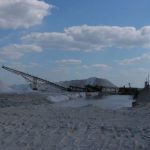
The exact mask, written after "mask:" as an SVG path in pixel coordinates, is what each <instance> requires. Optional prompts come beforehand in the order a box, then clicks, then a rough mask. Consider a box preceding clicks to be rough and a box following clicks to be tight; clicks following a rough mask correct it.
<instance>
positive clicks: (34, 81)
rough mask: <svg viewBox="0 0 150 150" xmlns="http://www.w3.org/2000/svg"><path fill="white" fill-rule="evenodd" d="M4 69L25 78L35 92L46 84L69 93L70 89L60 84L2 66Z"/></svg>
mask: <svg viewBox="0 0 150 150" xmlns="http://www.w3.org/2000/svg"><path fill="white" fill-rule="evenodd" d="M2 68H3V69H5V70H7V71H9V72H12V73H14V74H17V75H20V76H21V77H23V78H24V79H25V80H26V81H27V82H29V83H30V84H31V85H32V89H33V90H38V84H42V83H44V84H49V85H51V86H54V87H57V88H59V89H61V90H65V91H69V88H65V87H63V86H61V85H58V84H56V83H53V82H50V81H48V80H45V79H42V78H39V77H37V76H33V75H31V74H28V73H24V72H22V71H18V70H16V69H12V68H9V67H6V66H2Z"/></svg>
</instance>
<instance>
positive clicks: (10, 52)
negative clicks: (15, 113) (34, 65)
mask: <svg viewBox="0 0 150 150" xmlns="http://www.w3.org/2000/svg"><path fill="white" fill-rule="evenodd" d="M41 51H42V49H41V47H39V46H36V45H25V44H23V45H19V44H12V45H8V46H5V47H2V48H1V49H0V59H2V60H5V59H12V60H17V59H20V58H21V57H22V56H23V55H24V53H29V52H41Z"/></svg>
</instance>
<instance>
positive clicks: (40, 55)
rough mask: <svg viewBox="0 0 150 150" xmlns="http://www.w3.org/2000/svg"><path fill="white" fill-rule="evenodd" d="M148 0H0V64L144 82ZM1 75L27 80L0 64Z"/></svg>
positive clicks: (51, 75) (47, 75) (46, 74)
mask: <svg viewBox="0 0 150 150" xmlns="http://www.w3.org/2000/svg"><path fill="white" fill-rule="evenodd" d="M149 6H150V1H149V0H5V1H4V0H0V65H1V66H2V65H5V66H8V67H11V68H14V69H18V70H20V71H24V72H27V73H30V74H33V75H36V76H38V77H42V78H44V79H47V80H50V81H53V82H57V81H63V80H73V79H84V78H89V77H98V78H105V79H108V80H110V81H111V82H113V83H114V84H116V85H117V86H124V85H125V86H128V84H129V83H130V84H131V86H134V87H143V86H144V81H145V80H146V77H147V76H148V74H149V73H150V72H149V65H150V16H149V14H150V9H149ZM0 80H2V81H4V82H6V83H7V84H20V83H26V82H25V81H24V79H23V78H22V77H19V76H17V75H15V74H12V73H10V72H7V71H6V70H4V69H2V68H0Z"/></svg>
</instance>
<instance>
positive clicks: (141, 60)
mask: <svg viewBox="0 0 150 150" xmlns="http://www.w3.org/2000/svg"><path fill="white" fill-rule="evenodd" d="M144 62H150V52H148V53H145V54H142V55H141V56H138V57H134V58H128V59H123V60H121V61H120V62H119V63H120V64H121V65H129V64H137V63H144Z"/></svg>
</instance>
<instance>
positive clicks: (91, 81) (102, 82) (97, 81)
mask: <svg viewBox="0 0 150 150" xmlns="http://www.w3.org/2000/svg"><path fill="white" fill-rule="evenodd" d="M59 84H60V85H62V86H65V87H69V86H70V85H71V86H77V87H85V86H87V85H91V86H104V87H117V86H116V85H114V84H113V83H111V82H110V81H109V80H107V79H102V78H96V77H91V78H88V79H83V80H71V81H63V82H59Z"/></svg>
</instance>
